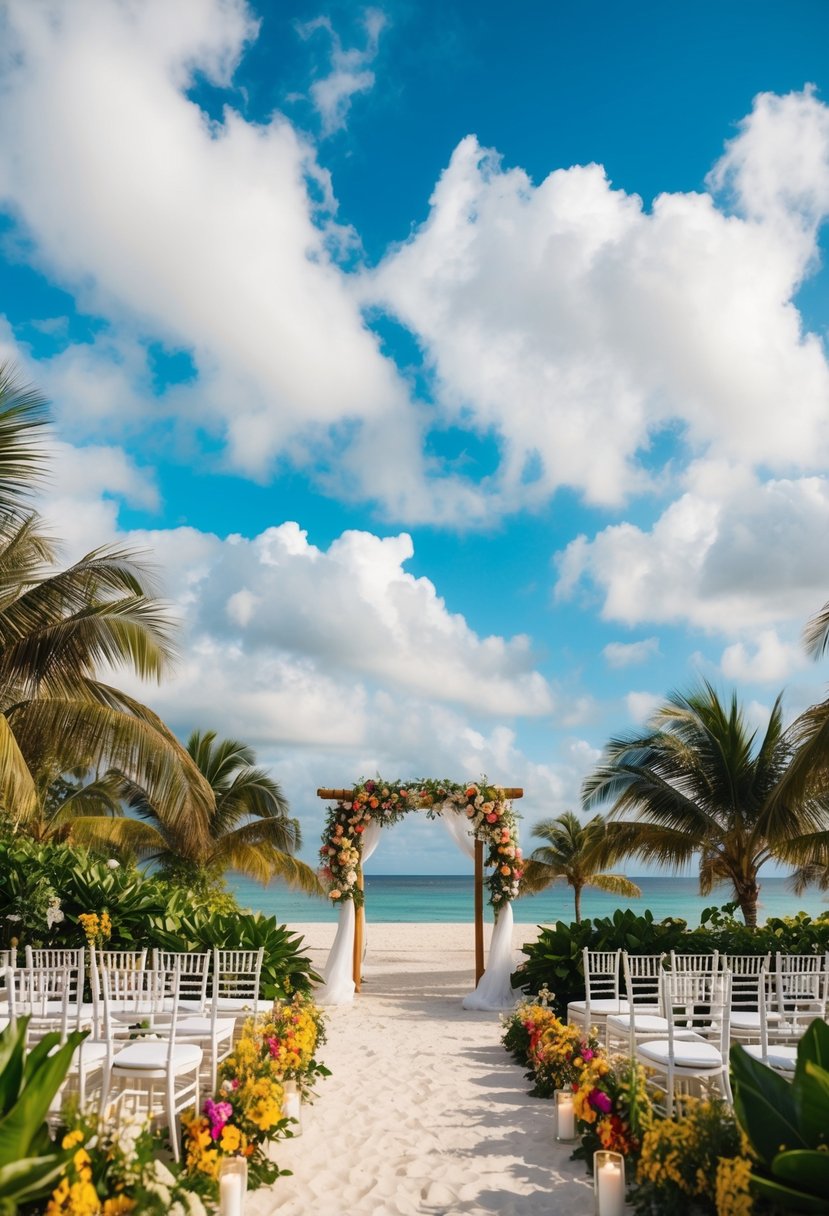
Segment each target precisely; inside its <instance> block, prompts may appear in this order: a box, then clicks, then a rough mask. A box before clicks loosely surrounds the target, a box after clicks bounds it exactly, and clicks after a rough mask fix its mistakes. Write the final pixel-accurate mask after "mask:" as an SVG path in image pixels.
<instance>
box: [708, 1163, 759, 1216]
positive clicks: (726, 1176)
mask: <svg viewBox="0 0 829 1216" xmlns="http://www.w3.org/2000/svg"><path fill="white" fill-rule="evenodd" d="M750 1178H751V1163H750V1162H749V1161H747V1160H746V1158H745V1157H720V1159H719V1161H718V1163H717V1182H716V1204H717V1216H751V1214H752V1212H753V1211H754V1203H753V1200H752V1198H751V1194H750V1193H749V1180H750Z"/></svg>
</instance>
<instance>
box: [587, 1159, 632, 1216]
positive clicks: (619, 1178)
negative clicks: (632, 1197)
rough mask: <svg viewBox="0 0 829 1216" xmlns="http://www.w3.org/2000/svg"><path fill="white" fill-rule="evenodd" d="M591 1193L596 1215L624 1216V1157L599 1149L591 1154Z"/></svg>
mask: <svg viewBox="0 0 829 1216" xmlns="http://www.w3.org/2000/svg"><path fill="white" fill-rule="evenodd" d="M593 1193H594V1195H595V1200H596V1216H624V1213H625V1159H624V1157H623V1156H622V1154H621V1153H612V1152H611V1151H610V1150H609V1149H599V1150H598V1151H597V1152H595V1153H594V1154H593Z"/></svg>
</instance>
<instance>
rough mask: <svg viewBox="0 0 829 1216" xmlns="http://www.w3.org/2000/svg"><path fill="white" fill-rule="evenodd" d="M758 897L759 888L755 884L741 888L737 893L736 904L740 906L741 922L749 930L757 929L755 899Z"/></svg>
mask: <svg viewBox="0 0 829 1216" xmlns="http://www.w3.org/2000/svg"><path fill="white" fill-rule="evenodd" d="M759 895H760V888H759V887H758V886H757V884H756V883H752V884H751V886H748V887H741V888H740V890H739V891H737V902H738V903H739V905H740V911H741V912H742V914H743V920H744V921H745V922H746V924H747V925H748V927H749V929H756V928H757V899H758V896H759Z"/></svg>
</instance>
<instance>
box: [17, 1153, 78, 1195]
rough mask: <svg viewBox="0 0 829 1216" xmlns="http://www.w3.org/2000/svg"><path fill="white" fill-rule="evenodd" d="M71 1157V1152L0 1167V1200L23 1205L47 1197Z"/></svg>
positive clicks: (29, 1159) (51, 1154)
mask: <svg viewBox="0 0 829 1216" xmlns="http://www.w3.org/2000/svg"><path fill="white" fill-rule="evenodd" d="M71 1156H72V1153H71V1152H60V1153H50V1154H49V1156H48V1157H25V1158H24V1159H23V1160H22V1161H12V1162H10V1163H9V1164H8V1165H4V1166H0V1199H13V1200H14V1201H15V1203H24V1202H28V1201H29V1200H32V1199H39V1198H41V1196H44V1195H48V1194H49V1192H50V1191H52V1190H53V1189H54V1184H55V1183H56V1182H57V1180H58V1179H59V1178H60V1176H61V1174H62V1173H63V1171H64V1169H65V1168H66V1163H67V1161H68V1160H69V1158H70V1157H71Z"/></svg>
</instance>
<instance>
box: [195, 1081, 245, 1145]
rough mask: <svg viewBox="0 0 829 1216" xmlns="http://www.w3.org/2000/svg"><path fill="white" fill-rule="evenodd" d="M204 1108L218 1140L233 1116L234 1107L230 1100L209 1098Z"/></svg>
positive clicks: (211, 1131)
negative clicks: (219, 1100) (215, 1100)
mask: <svg viewBox="0 0 829 1216" xmlns="http://www.w3.org/2000/svg"><path fill="white" fill-rule="evenodd" d="M237 1085H238V1081H237ZM203 1109H204V1113H205V1115H206V1116H207V1118H208V1120H209V1122H210V1135H211V1137H212V1138H213V1139H214V1140H218V1139H219V1136H221V1134H222V1129H223V1127H224V1126H225V1124H226V1123H228V1122H229V1121H230V1119H231V1118H232V1117H233V1107H232V1106H231V1105H230V1103H229V1102H214V1101H213V1099H212V1098H208V1099H207V1101H206V1102H205V1104H204V1108H203Z"/></svg>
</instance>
